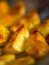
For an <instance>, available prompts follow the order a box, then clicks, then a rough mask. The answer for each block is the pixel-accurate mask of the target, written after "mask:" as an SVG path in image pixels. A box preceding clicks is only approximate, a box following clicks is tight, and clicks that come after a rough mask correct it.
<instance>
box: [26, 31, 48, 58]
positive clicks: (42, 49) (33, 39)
mask: <svg viewBox="0 0 49 65" xmlns="http://www.w3.org/2000/svg"><path fill="white" fill-rule="evenodd" d="M26 44H27V45H26V46H27V47H26V52H27V53H28V54H30V55H34V56H36V57H42V56H44V55H45V54H46V52H47V50H48V49H47V48H48V44H47V43H46V41H45V38H44V37H43V36H42V35H41V34H40V33H38V32H36V33H34V34H31V35H30V38H29V39H28V41H27V42H26Z"/></svg>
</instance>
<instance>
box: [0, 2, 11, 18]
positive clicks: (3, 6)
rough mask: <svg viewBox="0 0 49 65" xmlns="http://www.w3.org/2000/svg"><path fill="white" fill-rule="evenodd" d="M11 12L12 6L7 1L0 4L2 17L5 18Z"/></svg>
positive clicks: (0, 15)
mask: <svg viewBox="0 0 49 65" xmlns="http://www.w3.org/2000/svg"><path fill="white" fill-rule="evenodd" d="M9 12H10V6H9V4H8V3H7V1H1V2H0V17H4V16H5V15H7V14H8V13H9Z"/></svg>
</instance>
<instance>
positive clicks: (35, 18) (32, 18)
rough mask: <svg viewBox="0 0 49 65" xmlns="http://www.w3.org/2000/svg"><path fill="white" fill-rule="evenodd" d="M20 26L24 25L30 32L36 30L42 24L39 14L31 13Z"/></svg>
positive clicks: (21, 21) (22, 20)
mask: <svg viewBox="0 0 49 65" xmlns="http://www.w3.org/2000/svg"><path fill="white" fill-rule="evenodd" d="M19 22H20V24H24V25H25V26H26V27H27V28H28V30H32V29H34V28H35V27H36V26H37V25H39V24H40V18H39V15H38V13H37V12H35V11H31V12H30V13H29V14H28V15H27V16H26V17H25V18H23V19H21V20H20V21H19Z"/></svg>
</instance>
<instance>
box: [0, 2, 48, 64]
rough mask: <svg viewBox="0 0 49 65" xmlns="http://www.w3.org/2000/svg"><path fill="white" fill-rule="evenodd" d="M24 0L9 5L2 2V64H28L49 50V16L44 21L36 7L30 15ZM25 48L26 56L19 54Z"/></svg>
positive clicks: (0, 10)
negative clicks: (11, 5)
mask: <svg viewBox="0 0 49 65" xmlns="http://www.w3.org/2000/svg"><path fill="white" fill-rule="evenodd" d="M25 13H26V7H25V5H24V3H23V2H17V3H16V4H15V6H14V7H13V8H10V6H9V5H8V3H7V2H6V1H1V2H0V65H29V64H32V63H33V64H34V63H35V60H36V59H35V58H41V57H43V56H45V55H46V54H47V53H48V52H49V19H47V20H45V21H44V22H42V23H41V21H40V17H39V14H38V12H37V11H35V10H34V11H31V12H29V13H28V14H27V15H25ZM23 52H25V53H26V55H27V56H25V55H24V57H22V56H21V58H17V55H19V54H21V53H23Z"/></svg>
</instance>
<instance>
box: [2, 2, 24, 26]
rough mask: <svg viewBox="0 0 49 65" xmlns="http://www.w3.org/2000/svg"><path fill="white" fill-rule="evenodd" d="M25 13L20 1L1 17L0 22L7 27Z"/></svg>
mask: <svg viewBox="0 0 49 65" xmlns="http://www.w3.org/2000/svg"><path fill="white" fill-rule="evenodd" d="M24 14H25V6H24V4H23V3H22V2H19V3H17V4H16V6H15V7H14V8H13V9H12V10H11V12H10V13H9V14H7V15H6V16H4V17H3V18H1V23H2V24H4V25H5V26H7V27H9V26H11V25H12V24H14V23H15V22H16V23H17V20H18V19H20V18H21V17H22V16H23V15H24Z"/></svg>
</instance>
